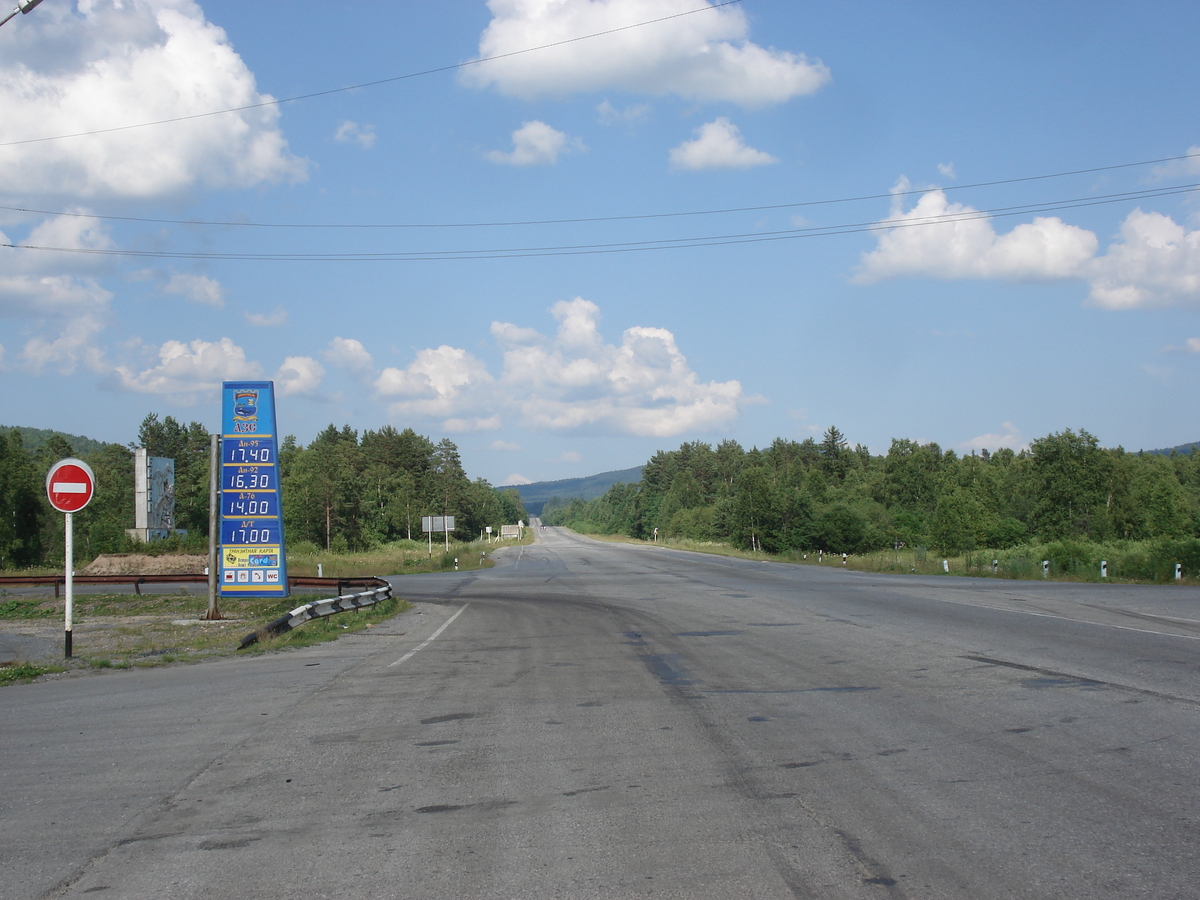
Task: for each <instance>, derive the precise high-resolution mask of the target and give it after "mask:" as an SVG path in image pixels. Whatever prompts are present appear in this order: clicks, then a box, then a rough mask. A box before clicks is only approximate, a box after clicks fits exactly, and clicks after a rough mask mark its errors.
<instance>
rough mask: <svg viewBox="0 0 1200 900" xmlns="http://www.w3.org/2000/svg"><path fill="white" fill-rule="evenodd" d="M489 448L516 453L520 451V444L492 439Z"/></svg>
mask: <svg viewBox="0 0 1200 900" xmlns="http://www.w3.org/2000/svg"><path fill="white" fill-rule="evenodd" d="M491 449H493V450H496V451H498V452H501V453H516V452H518V451H520V449H521V445H520V444H515V443H513V442H512V441H492V444H491Z"/></svg>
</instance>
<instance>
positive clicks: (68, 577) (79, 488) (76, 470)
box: [46, 458, 96, 659]
mask: <svg viewBox="0 0 1200 900" xmlns="http://www.w3.org/2000/svg"><path fill="white" fill-rule="evenodd" d="M95 493H96V475H95V473H94V472H92V468H91V466H89V465H88V464H87V463H85V462H84V461H83V460H81V459H74V458H67V459H60V460H59V461H58V462H56V463H55V464H54V465H52V466H51V467H50V471H49V472H47V473H46V496H47V497H48V498H49V500H50V505H51V506H53V507H54V508H55V509H56V510H58V511H59V512H60V513H62V514H63V517H64V528H63V530H64V531H65V533H66V542H65V543H66V546H65V548H64V550H65V556H66V560H65V564H66V568H65V569H64V570H63V575H64V578H63V580H64V584H63V586H64V588H65V590H66V612H65V614H64V620H65V621H64V627H63V655H64V656H65V657H66V658H67V659H70V658H71V625H72V622H71V618H72V614H73V613H74V606H75V521H74V518H73V515H74V514H75V513H77V512H79V510H81V509H83V508H84V507H85V506H87V505H88V504H89V503H91V502H92V495H93V494H95Z"/></svg>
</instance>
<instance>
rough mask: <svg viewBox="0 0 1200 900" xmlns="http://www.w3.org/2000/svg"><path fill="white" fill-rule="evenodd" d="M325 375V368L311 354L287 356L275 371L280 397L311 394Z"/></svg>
mask: <svg viewBox="0 0 1200 900" xmlns="http://www.w3.org/2000/svg"><path fill="white" fill-rule="evenodd" d="M324 377H325V369H324V368H323V367H322V366H321V364H320V363H319V362H317V361H316V360H315V359H313V358H312V357H311V356H289V357H288V358H287V359H285V360H284V361H283V365H281V366H280V367H279V371H278V372H276V373H275V378H274V381H275V384H276V385H277V386H278V387H279V394H280V396H282V397H298V396H312V395H314V394H316V392H317V388H318V387H320V385H321V379H322V378H324Z"/></svg>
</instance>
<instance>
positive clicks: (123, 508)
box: [0, 413, 527, 569]
mask: <svg viewBox="0 0 1200 900" xmlns="http://www.w3.org/2000/svg"><path fill="white" fill-rule="evenodd" d="M31 443H32V444H33V446H34V448H35V449H30V448H29V447H27V446H26V444H25V440H24V436H23V433H22V432H21V430H19V429H8V430H5V429H0V569H23V568H32V567H37V566H52V565H55V564H57V565H61V564H62V560H63V555H64V539H63V521H64V520H63V516H62V514H60V513H56V512H55V511H54V510H53V509H52V508H51V507H50V503H49V501H48V499H47V497H46V488H45V480H46V473H47V472H48V471H49V470H50V467H51V466H52V465H53V464H54V463H55V462H57V461H58V460H60V459H64V458H66V457H71V456H74V457H78V458H79V459H82V460H83V461H84V462H86V463H87V464H88V465H89V466H91V468H92V470H93V471H94V472H95V475H96V495H95V497H94V498H93V500H92V502H91V503H90V504H89V505H88V507H87V508H86V509H84V510H82V511H81V512H78V513H76V514H75V517H74V532H75V554H76V558H77V559H83V558H85V557H86V558H88V559H90V558H93V557H95V556H97V555H99V554H101V553H120V552H130V551H133V550H138V549H145V545H141V544H135V543H132V542H131V541H130V539H129V538H128V537H127V536H126V534H125V530H126V529H127V528H132V527H133V524H134V471H133V449H132V448H133V447H145V448H146V449H147V450H148V451H149V454H150V455H151V456H163V457H167V458H170V459H173V460H175V520H176V525H177V527H178V528H180V529H183V530H186V531H187V532H188V535H187V537H186V538H185V539H183V540H169V541H164V542H158V545H157V546H159V547H160V548H162V549H166V548H173V547H179V546H183V547H191V548H195V549H200V548H207V546H208V501H209V495H208V478H209V433H208V430H207V429H206V428H205V427H204V426H203V425H201V424H200V423H198V422H192V423H190V424H187V425H185V424H183V423H182V422H178V421H176V420H175V419H174V418H172V417H171V416H166V417H165V418H161V419H160V418H159V416H158V415H157V414H155V413H151V414H150V415H148V416H146V418H145V419H143V420H142V423H141V426H140V427H139V429H138V436H137V441H136V442H135V443H133V444H131V445H130V446H128V447H125V446H121V445H119V444H96V443H94V442H89V444H88V446H86V447H75V446H72V443H71V441H70V440H68V437H67V436H64V435H61V434H58V433H48V432H39V433H38V434H37V435H36V438H35V440H34V441H31ZM279 463H280V475H281V484H282V498H283V517H284V533H285V535H286V537H287V542H288V547H289V550H292V551H299V552H304V551H306V550H308V551H316V550H317V549H327V550H333V551H354V550H367V549H370V548H372V547H377V546H380V545H384V544H388V543H390V542H392V541H396V540H400V539H409V538H412V539H416V540H420V539H421V538H422V536H423V535H422V532H421V517H422V516H427V515H453V516H455V532H454V537H456V538H458V539H461V540H470V539H472V538H475V537H478V536H479V534H480V532H481V531H483V530H484V529H485V528H486V527H487V526H489V525H490V526H492V527H493V529H494V530H495V531H497V532H498V531H499V527H500V526H501V525H505V524H515V523H516V522H517V521H518V520H522V519H526V518H527V516H526V514H525V510H524V508H523V507H522V506H521V500H520V497H519V496H518V494H517V492H516V491H515V490H513V489H504V490H498V489H496V488H494V487H492V485H490V484H489V483H488V482H487V481H485V480H484V479H476V480H474V481H472V480H470V479H469V478H468V477H467V475H466V473H465V472H464V471H463V467H462V462H461V460H460V459H459V453H458V448H457V447H456V446H455V444H454V442H453V441H451V440H449V439H443V440H442V441H440V442H438V443H436V444H435V443H433V441H431V440H430V439H429V438H427V437H423V436H421V435H419V434H417V433H416V432H414V431H413V430H412V429H408V428H406V429H404V430H403V431H397V430H396V429H395V428H393V427H391V426H390V425H389V426H384V427H383V428H381V429H379V430H378V431H364V432H363V433H362V434H361V435H359V434H358V433H357V432H356V431H354V430H353V429H351V428H350V427H349V426H346V427H343V428H341V429H338V428H337V427H335V426H333V425H330V426H329V427H327V428H326V429H324V430H323V431H322V432H321V433H320V434H318V435H317V436H316V438H315V439H314V440H313V441H312V442H311V443H309V444H308V446H302V445H300V444H299V443H298V442H297V441H296V439H295V438H294V437H287V438H285V440H284V442H283V444H282V446H281V447H280V453H279Z"/></svg>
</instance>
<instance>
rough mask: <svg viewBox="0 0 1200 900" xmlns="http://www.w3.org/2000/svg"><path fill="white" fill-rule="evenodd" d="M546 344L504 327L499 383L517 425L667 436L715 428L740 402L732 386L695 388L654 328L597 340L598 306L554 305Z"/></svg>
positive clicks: (679, 357)
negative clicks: (617, 340) (512, 403)
mask: <svg viewBox="0 0 1200 900" xmlns="http://www.w3.org/2000/svg"><path fill="white" fill-rule="evenodd" d="M551 312H552V313H553V315H554V317H555V318H556V319H558V322H559V328H558V333H557V334H556V335H555V337H554V338H552V339H551V338H544V337H541V336H540V335H539V336H537V337H536V338H530V337H528V336H527V335H524V334H521V339H520V340H515V341H514V340H511V338H512V337H513V336H514V334H517V333H518V332H517V331H516V330H514V329H511V327H510V326H507V325H506V324H505V323H494V324H493V326H492V334H493V336H495V337H497V339H499V340H501V341H502V346H503V347H504V351H505V352H504V372H503V374H502V375H501V378H500V384H501V386H502V387H503V388H505V392H506V396H510V397H514V398H517V400H516V402H517V405H518V408H519V411H520V415H521V418H522V420H523V421H524V423H525V424H526V425H528V426H530V427H533V428H537V429H544V430H550V431H586V432H603V433H610V434H634V435H639V436H646V437H649V436H654V437H671V436H675V435H678V434H682V433H685V432H696V431H708V430H712V429H715V428H719V427H723V426H725V425H727V424H728V423H729V422H731V421H733V420H734V419H736V418H737V416H738V412H739V408H740V406H741V404H742V403H743V402H744V397H743V394H742V387H741V385H740V384H739V383H738V382H736V381H727V382H709V383H707V384H705V383H702V382H700V381H699V379H698V378H697V376H696V374H695V373H694V372H693V371H692V370H691V369H690V367H689V366H688V364H687V360H686V358H685V357H684V356H683V354H682V353H680V351H679V349H678V347H677V346H676V345H675V337H674V335H672V334H671V332H669V331H667V330H665V329H662V328H648V327H642V326H635V327H632V328H627V329H626V330H625V332H624V335H623V336H622V341H621V344H620V345H619V346H614V345H611V344H606V343H605V342H604V340H603V339H602V337H601V336H600V332H599V327H598V319H599V313H600V311H599V308H598V307H597V306H596V305H595V304H594V303H592V302H591V301H588V300H584V299H583V298H576V299H575V300H572V301H569V302H568V301H561V302H559V303H556V304H555V305H554V307H553V308H552V310H551Z"/></svg>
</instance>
